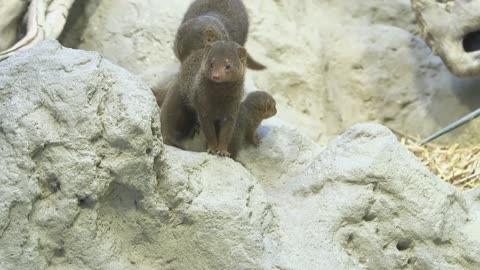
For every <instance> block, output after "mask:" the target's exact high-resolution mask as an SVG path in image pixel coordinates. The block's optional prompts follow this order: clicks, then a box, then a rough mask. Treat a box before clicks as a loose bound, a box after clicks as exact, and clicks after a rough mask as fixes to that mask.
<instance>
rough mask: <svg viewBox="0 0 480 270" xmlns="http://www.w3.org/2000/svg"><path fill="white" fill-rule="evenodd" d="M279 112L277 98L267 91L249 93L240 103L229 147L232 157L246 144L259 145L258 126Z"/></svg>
mask: <svg viewBox="0 0 480 270" xmlns="http://www.w3.org/2000/svg"><path fill="white" fill-rule="evenodd" d="M276 113H277V109H276V102H275V99H273V97H272V96H271V95H269V94H268V93H267V92H263V91H255V92H251V93H250V94H248V96H247V97H246V98H245V100H244V101H243V102H242V103H241V105H240V112H239V113H238V118H237V123H236V125H235V131H234V135H233V138H232V141H231V142H230V145H229V147H228V151H229V152H230V154H231V157H232V158H236V156H237V154H238V152H239V151H240V149H241V148H242V146H243V145H245V144H251V145H255V146H257V145H258V144H259V143H260V140H259V138H258V137H257V128H258V126H260V124H261V123H262V121H263V120H264V119H267V118H270V117H272V116H274V115H275V114H276Z"/></svg>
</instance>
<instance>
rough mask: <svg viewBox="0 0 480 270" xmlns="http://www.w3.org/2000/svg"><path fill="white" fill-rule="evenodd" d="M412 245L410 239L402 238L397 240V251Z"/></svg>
mask: <svg viewBox="0 0 480 270" xmlns="http://www.w3.org/2000/svg"><path fill="white" fill-rule="evenodd" d="M411 246H412V240H410V239H402V240H400V241H398V242H397V246H396V247H397V249H398V250H399V251H403V250H407V249H409V248H410V247H411Z"/></svg>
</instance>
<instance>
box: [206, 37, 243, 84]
mask: <svg viewBox="0 0 480 270" xmlns="http://www.w3.org/2000/svg"><path fill="white" fill-rule="evenodd" d="M246 65H247V50H245V48H243V47H242V46H240V45H238V44H237V43H235V42H233V41H216V42H213V43H210V44H207V45H206V46H205V54H204V57H203V63H202V69H203V73H204V75H205V77H206V78H208V79H209V80H211V81H213V82H216V83H222V82H231V81H238V80H243V78H244V75H245V67H246Z"/></svg>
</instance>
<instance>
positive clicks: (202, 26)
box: [174, 15, 230, 61]
mask: <svg viewBox="0 0 480 270" xmlns="http://www.w3.org/2000/svg"><path fill="white" fill-rule="evenodd" d="M229 39H230V37H229V35H228V32H227V30H226V29H225V26H224V25H223V23H222V21H220V20H219V19H217V18H215V17H213V16H208V15H204V16H198V17H195V18H192V19H189V20H187V21H186V22H184V23H183V24H182V25H180V27H179V28H178V31H177V34H176V37H175V42H174V51H175V54H176V56H177V57H178V59H179V60H180V61H184V60H185V59H186V58H187V57H188V56H189V55H190V53H191V52H193V51H195V50H198V49H203V48H204V47H205V45H207V44H208V43H212V42H215V41H218V40H229Z"/></svg>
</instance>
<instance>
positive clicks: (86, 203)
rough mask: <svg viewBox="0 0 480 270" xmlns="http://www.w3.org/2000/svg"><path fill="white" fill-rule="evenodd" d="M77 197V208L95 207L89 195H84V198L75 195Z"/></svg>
mask: <svg viewBox="0 0 480 270" xmlns="http://www.w3.org/2000/svg"><path fill="white" fill-rule="evenodd" d="M76 197H77V203H78V206H79V207H80V208H82V209H86V208H88V209H93V208H95V205H96V203H97V202H96V201H95V200H94V199H92V197H90V196H89V195H86V196H83V195H78V194H77V195H76Z"/></svg>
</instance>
